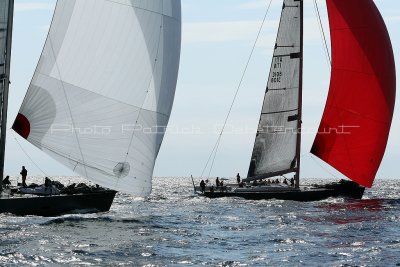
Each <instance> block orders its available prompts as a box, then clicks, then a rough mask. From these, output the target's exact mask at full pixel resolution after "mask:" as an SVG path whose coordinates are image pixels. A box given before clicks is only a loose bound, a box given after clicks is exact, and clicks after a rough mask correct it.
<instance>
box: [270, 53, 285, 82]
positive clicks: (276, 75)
mask: <svg viewBox="0 0 400 267" xmlns="http://www.w3.org/2000/svg"><path fill="white" fill-rule="evenodd" d="M282 61H283V60H282V57H275V58H274V60H273V62H272V66H273V71H272V73H271V83H280V82H281V78H282V71H281V70H279V69H281V68H282Z"/></svg>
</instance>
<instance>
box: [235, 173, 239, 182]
mask: <svg viewBox="0 0 400 267" xmlns="http://www.w3.org/2000/svg"><path fill="white" fill-rule="evenodd" d="M236 181H237V183H238V184H240V175H239V173H238V174H237V175H236Z"/></svg>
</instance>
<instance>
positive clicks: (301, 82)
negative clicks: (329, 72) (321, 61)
mask: <svg viewBox="0 0 400 267" xmlns="http://www.w3.org/2000/svg"><path fill="white" fill-rule="evenodd" d="M299 1H300V69H299V76H300V77H299V111H298V118H297V146H296V159H297V171H296V176H295V187H296V188H299V186H300V157H301V124H302V109H303V106H302V102H303V57H304V53H303V52H304V49H303V45H304V42H303V39H304V36H303V34H304V31H303V29H304V25H303V24H304V13H303V0H299Z"/></svg>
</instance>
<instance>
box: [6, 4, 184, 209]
mask: <svg viewBox="0 0 400 267" xmlns="http://www.w3.org/2000/svg"><path fill="white" fill-rule="evenodd" d="M5 2H8V4H7V5H5V6H4V8H5V9H4V10H6V9H8V18H7V20H6V21H8V24H9V25H8V27H7V28H6V29H5V31H6V32H7V38H6V43H7V45H6V46H7V47H8V49H7V53H6V59H7V60H8V61H7V62H8V64H9V61H10V58H9V57H10V51H11V32H12V14H13V11H12V9H13V1H12V0H10V1H5ZM5 13H7V12H5ZM180 44H181V5H180V0H146V1H142V0H115V1H107V0H58V1H57V5H56V8H55V12H54V16H53V20H52V23H51V26H50V30H49V33H48V37H47V40H46V43H45V45H44V48H43V52H42V55H41V57H40V59H39V63H38V65H37V68H36V71H35V73H34V75H33V78H32V81H31V84H30V86H29V88H28V91H27V93H26V96H25V99H24V101H23V103H22V105H21V108H20V111H19V113H18V116H17V118H16V120H15V122H14V124H13V129H14V131H16V132H17V133H18V134H19V135H21V136H22V137H23V138H25V139H26V140H27V141H28V142H30V143H31V144H33V145H34V146H36V147H37V148H39V149H40V150H42V151H43V152H45V153H46V154H48V155H50V156H51V157H53V158H54V159H56V160H57V161H59V162H60V163H62V164H63V165H65V166H66V167H68V168H69V169H71V170H73V171H74V172H76V173H77V174H79V175H82V176H84V177H86V178H87V179H89V180H90V181H92V182H95V183H96V184H99V185H101V186H103V187H106V188H110V189H112V190H107V193H108V195H109V196H108V198H107V201H104V202H106V203H104V205H103V206H102V207H100V208H98V207H94V208H97V209H99V210H108V209H109V208H110V205H111V203H112V200H113V198H114V195H115V191H120V192H124V193H128V194H131V195H134V196H138V197H145V196H147V195H149V194H150V192H151V187H152V174H153V168H154V164H155V160H156V157H157V154H158V152H159V149H160V146H161V143H162V140H163V137H164V132H165V131H164V129H165V127H166V126H167V124H168V120H169V115H170V113H171V109H172V104H173V99H174V95H175V88H176V82H177V75H178V69H179V58H180V46H181V45H180ZM4 69H5V77H6V81H5V82H4V85H5V89H4V90H3V91H4V92H5V93H4V94H3V95H4V100H5V101H4V103H6V100H7V97H6V92H7V89H8V79H9V78H8V77H9V65H8V67H5V68H4ZM6 110H7V104H4V105H3V114H4V116H3V118H2V119H3V120H2V126H3V125H4V126H5V123H6ZM5 133H6V132H5V130H3V129H2V135H3V137H2V146H3V148H4V143H5ZM3 151H4V149H3ZM3 154H4V152H3ZM2 166H3V165H2ZM1 170H2V172H3V168H2V169H1ZM0 177H3V176H2V175H1V176H0ZM114 190H115V191H114ZM92 195H93V194H87V197H88V198H90V197H91V196H92ZM63 197H67V196H63V195H60V196H48V197H40V198H39V197H37V198H35V199H38V202H40V203H45V204H46V205H45V206H49V204H50V203H54V204H52V205H51V207H50V208H47V209H46V208H44V209H43V210H41V209H40V207H35V204H34V203H33V201H31V200H26V201H30V202H31V203H32V204H31V205H29V208H25V209H24V210H23V211H22V210H21V208H20V207H17V208H14V209H13V208H11V207H12V206H13V204H12V203H16V201H17V200H15V199H14V198H6V197H3V198H2V199H1V200H0V203H1V204H0V212H12V213H17V214H39V215H42V214H44V215H53V214H57V213H65V212H69V211H71V210H75V209H81V208H85V209H87V208H90V207H87V206H88V205H87V203H88V202H90V201H86V200H85V201H75V202H74V201H73V200H71V199H61V198H63ZM68 197H69V198H73V197H76V196H74V195H73V196H68ZM58 198H60V200H59V201H55V199H58ZM101 198H102V197H101V196H98V197H97V198H96V201H98V200H99V199H101ZM20 199H21V197H19V198H18V201H20ZM75 199H76V198H75ZM96 201H92V202H93V203H95V202H96ZM92 202H90V203H91V204H90V205H93V203H92ZM61 203H74V205H75V206H74V205H67V204H66V206H68V207H67V208H64V207H63V206H64V205H63V204H61ZM90 205H89V206H90ZM39 206H40V205H39ZM71 206H74V207H71Z"/></svg>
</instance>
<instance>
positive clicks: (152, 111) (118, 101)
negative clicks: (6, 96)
mask: <svg viewBox="0 0 400 267" xmlns="http://www.w3.org/2000/svg"><path fill="white" fill-rule="evenodd" d="M38 74H40V75H42V76H45V77H49V78H51V79H56V78H54V77H52V76H50V75H46V74H43V73H40V72H38ZM56 80H57V81H60V80H59V79H56ZM60 82H61V81H60ZM64 84H68V85H72V86H74V87H76V88H79V89H81V90H82V91H86V92H89V93H92V94H95V95H97V96H100V97H103V98H107V99H110V100H112V101H115V102H117V103H120V104H123V105H127V106H130V107H135V108H138V109H142V110H145V111H148V112H151V113H155V114H159V115H163V116H165V117H167V118H169V116H170V115H168V114H165V113H162V112H158V111H154V110H150V109H146V108H141V107H139V106H135V105H132V104H129V103H125V102H122V101H121V100H118V99H115V98H112V97H109V96H105V95H102V94H100V93H97V92H93V91H90V90H88V89H85V88H82V87H80V86H77V85H74V84H72V83H68V82H65V81H64Z"/></svg>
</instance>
